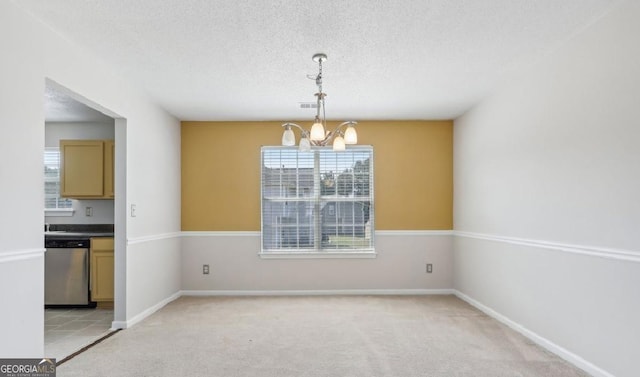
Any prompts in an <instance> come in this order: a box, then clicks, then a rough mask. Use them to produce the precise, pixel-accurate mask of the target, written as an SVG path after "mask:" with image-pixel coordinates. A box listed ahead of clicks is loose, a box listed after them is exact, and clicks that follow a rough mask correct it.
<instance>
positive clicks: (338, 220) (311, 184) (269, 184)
mask: <svg viewBox="0 0 640 377" xmlns="http://www.w3.org/2000/svg"><path fill="white" fill-rule="evenodd" d="M261 183H262V184H261V186H262V252H263V253H269V252H328V251H329V252H354V251H373V249H374V244H373V237H372V229H374V228H373V224H374V211H373V148H372V147H370V146H369V147H364V146H357V147H350V148H349V149H347V150H346V151H341V152H334V151H333V150H332V149H331V148H330V147H329V148H319V147H318V148H313V149H312V151H310V152H300V151H298V149H297V148H292V147H263V148H262V180H261Z"/></svg>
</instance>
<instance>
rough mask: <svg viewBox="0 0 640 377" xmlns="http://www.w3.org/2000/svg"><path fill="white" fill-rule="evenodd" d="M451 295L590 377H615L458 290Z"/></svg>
mask: <svg viewBox="0 0 640 377" xmlns="http://www.w3.org/2000/svg"><path fill="white" fill-rule="evenodd" d="M452 291H453V294H455V295H456V296H457V297H458V298H460V299H461V300H464V301H466V302H467V303H469V304H470V305H472V306H474V307H476V308H477V309H479V310H480V311H482V312H484V313H485V314H487V315H488V316H489V317H492V318H493V319H495V320H497V321H499V322H502V323H503V324H505V325H507V326H509V327H510V328H511V329H513V330H515V331H517V332H519V333H520V334H522V335H524V336H525V337H527V338H528V339H530V340H531V341H533V342H534V343H536V344H537V345H539V346H541V347H542V348H544V349H546V350H548V351H550V352H552V353H554V354H556V355H558V356H559V357H561V358H563V359H564V360H566V361H568V362H569V363H571V364H573V365H575V366H576V367H578V368H580V369H582V370H584V371H586V372H587V373H589V374H590V375H592V376H595V377H615V376H614V375H613V374H611V373H609V372H607V371H605V370H603V369H601V368H599V367H597V366H595V365H593V364H592V363H590V362H588V361H587V360H585V359H583V358H581V357H580V356H578V355H576V354H575V353H573V352H570V351H569V350H567V349H565V348H563V347H560V346H559V345H557V344H555V343H553V342H552V341H550V340H548V339H546V338H544V337H542V336H540V335H538V334H536V333H535V332H533V331H531V330H529V329H527V328H526V327H524V326H522V325H520V324H519V323H516V322H514V321H512V320H511V319H509V318H507V317H505V316H504V315H502V314H500V313H498V312H496V311H495V310H493V309H491V308H490V307H488V306H486V305H484V304H482V303H480V302H478V301H476V300H474V299H473V298H471V297H469V296H467V295H465V294H464V293H462V292H460V291H458V290H455V289H454V290H452Z"/></svg>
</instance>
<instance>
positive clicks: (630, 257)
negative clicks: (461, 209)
mask: <svg viewBox="0 0 640 377" xmlns="http://www.w3.org/2000/svg"><path fill="white" fill-rule="evenodd" d="M453 234H454V236H457V237H465V238H475V239H479V240H486V241H494V242H504V243H510V244H514V245H522V246H531V247H538V248H542V249H548V250H556V251H563V252H566V253H573V254H581V255H589V256H595V257H601V258H607V259H617V260H624V261H630V262H640V251H633V250H621V249H611V248H604V247H597V246H583V245H572V244H563V243H557V242H551V241H539V240H530V239H525V238H516V237H505V236H495V235H491V234H483V233H472V232H462V231H454V232H453Z"/></svg>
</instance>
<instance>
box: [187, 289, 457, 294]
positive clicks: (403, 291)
mask: <svg viewBox="0 0 640 377" xmlns="http://www.w3.org/2000/svg"><path fill="white" fill-rule="evenodd" d="M181 293H182V296H356V295H357V296H371V295H378V296H379V295H451V294H454V291H453V289H335V290H333V289H325V290H268V291H253V290H249V291H244V290H184V291H182V292H181Z"/></svg>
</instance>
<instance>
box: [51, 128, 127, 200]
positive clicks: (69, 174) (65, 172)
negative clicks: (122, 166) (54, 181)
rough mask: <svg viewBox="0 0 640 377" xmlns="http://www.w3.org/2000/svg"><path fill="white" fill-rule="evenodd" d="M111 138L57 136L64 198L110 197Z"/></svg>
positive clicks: (112, 153)
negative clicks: (61, 138)
mask: <svg viewBox="0 0 640 377" xmlns="http://www.w3.org/2000/svg"><path fill="white" fill-rule="evenodd" d="M114 148H115V145H114V143H113V140H60V192H61V196H62V197H64V198H73V199H113V198H114V190H113V175H114V169H113V167H114V163H113V158H114Z"/></svg>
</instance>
